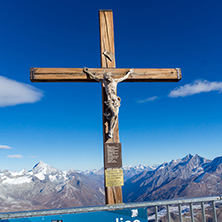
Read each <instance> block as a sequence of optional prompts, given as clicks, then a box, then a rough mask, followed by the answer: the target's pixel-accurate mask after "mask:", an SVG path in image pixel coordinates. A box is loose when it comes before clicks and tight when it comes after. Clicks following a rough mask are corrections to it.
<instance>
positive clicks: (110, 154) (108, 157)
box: [104, 143, 122, 169]
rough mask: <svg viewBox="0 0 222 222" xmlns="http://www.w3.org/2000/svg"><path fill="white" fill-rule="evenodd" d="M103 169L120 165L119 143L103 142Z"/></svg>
mask: <svg viewBox="0 0 222 222" xmlns="http://www.w3.org/2000/svg"><path fill="white" fill-rule="evenodd" d="M104 152H105V153H104V155H105V169H106V168H119V167H122V152H121V143H105V151H104Z"/></svg>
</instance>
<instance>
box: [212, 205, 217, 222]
mask: <svg viewBox="0 0 222 222" xmlns="http://www.w3.org/2000/svg"><path fill="white" fill-rule="evenodd" d="M212 209H213V218H214V222H217V212H216V207H215V202H214V201H212Z"/></svg>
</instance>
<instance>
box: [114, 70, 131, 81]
mask: <svg viewBox="0 0 222 222" xmlns="http://www.w3.org/2000/svg"><path fill="white" fill-rule="evenodd" d="M132 73H133V69H130V70H129V71H128V72H127V73H126V75H125V76H123V77H122V78H119V79H115V80H116V82H122V81H123V80H125V79H127V78H128V77H129V76H130V74H132Z"/></svg>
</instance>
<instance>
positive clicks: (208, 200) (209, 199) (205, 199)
mask: <svg viewBox="0 0 222 222" xmlns="http://www.w3.org/2000/svg"><path fill="white" fill-rule="evenodd" d="M221 201H222V196H212V197H199V198H183V199H171V200H162V201H150V202H140V203H126V204H118V205H106V206H96V207H82V208H65V209H51V210H38V211H24V212H10V213H0V221H1V220H5V219H12V218H25V217H35V216H50V215H59V214H73V213H84V212H96V211H108V210H120V209H121V210H122V209H133V208H144V207H145V208H147V209H150V208H152V207H153V208H154V213H153V215H152V217H151V219H149V218H150V216H151V215H150V216H149V214H148V221H155V222H158V221H160V216H159V214H158V208H160V207H164V206H165V207H166V215H165V216H166V217H167V220H168V222H171V213H172V212H171V210H170V206H174V209H175V205H176V206H177V207H178V210H177V211H178V215H179V216H178V218H179V219H178V221H179V222H183V214H182V205H187V204H188V205H189V209H190V214H189V216H190V221H191V222H195V219H194V218H195V215H194V211H193V209H194V204H197V203H199V204H200V206H201V214H202V222H206V215H205V208H206V207H205V203H210V204H209V205H208V207H209V206H210V207H211V208H212V212H213V217H212V219H213V221H214V222H218V221H217V213H216V206H215V202H221ZM219 222H220V221H219Z"/></svg>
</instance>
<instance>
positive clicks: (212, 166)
mask: <svg viewBox="0 0 222 222" xmlns="http://www.w3.org/2000/svg"><path fill="white" fill-rule="evenodd" d="M221 185H222V157H217V158H215V159H214V160H213V161H210V160H207V159H205V158H203V157H200V156H198V155H195V156H192V155H187V156H186V157H184V158H183V159H181V160H173V161H171V162H170V163H164V164H162V165H160V166H159V167H158V168H157V169H156V170H154V171H152V172H143V173H141V174H139V175H135V176H134V177H132V178H131V179H129V180H128V181H127V182H126V183H125V186H124V188H123V196H124V200H125V201H126V202H139V201H150V200H161V199H172V198H180V197H201V196H213V195H220V194H221V191H222V186H221Z"/></svg>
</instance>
